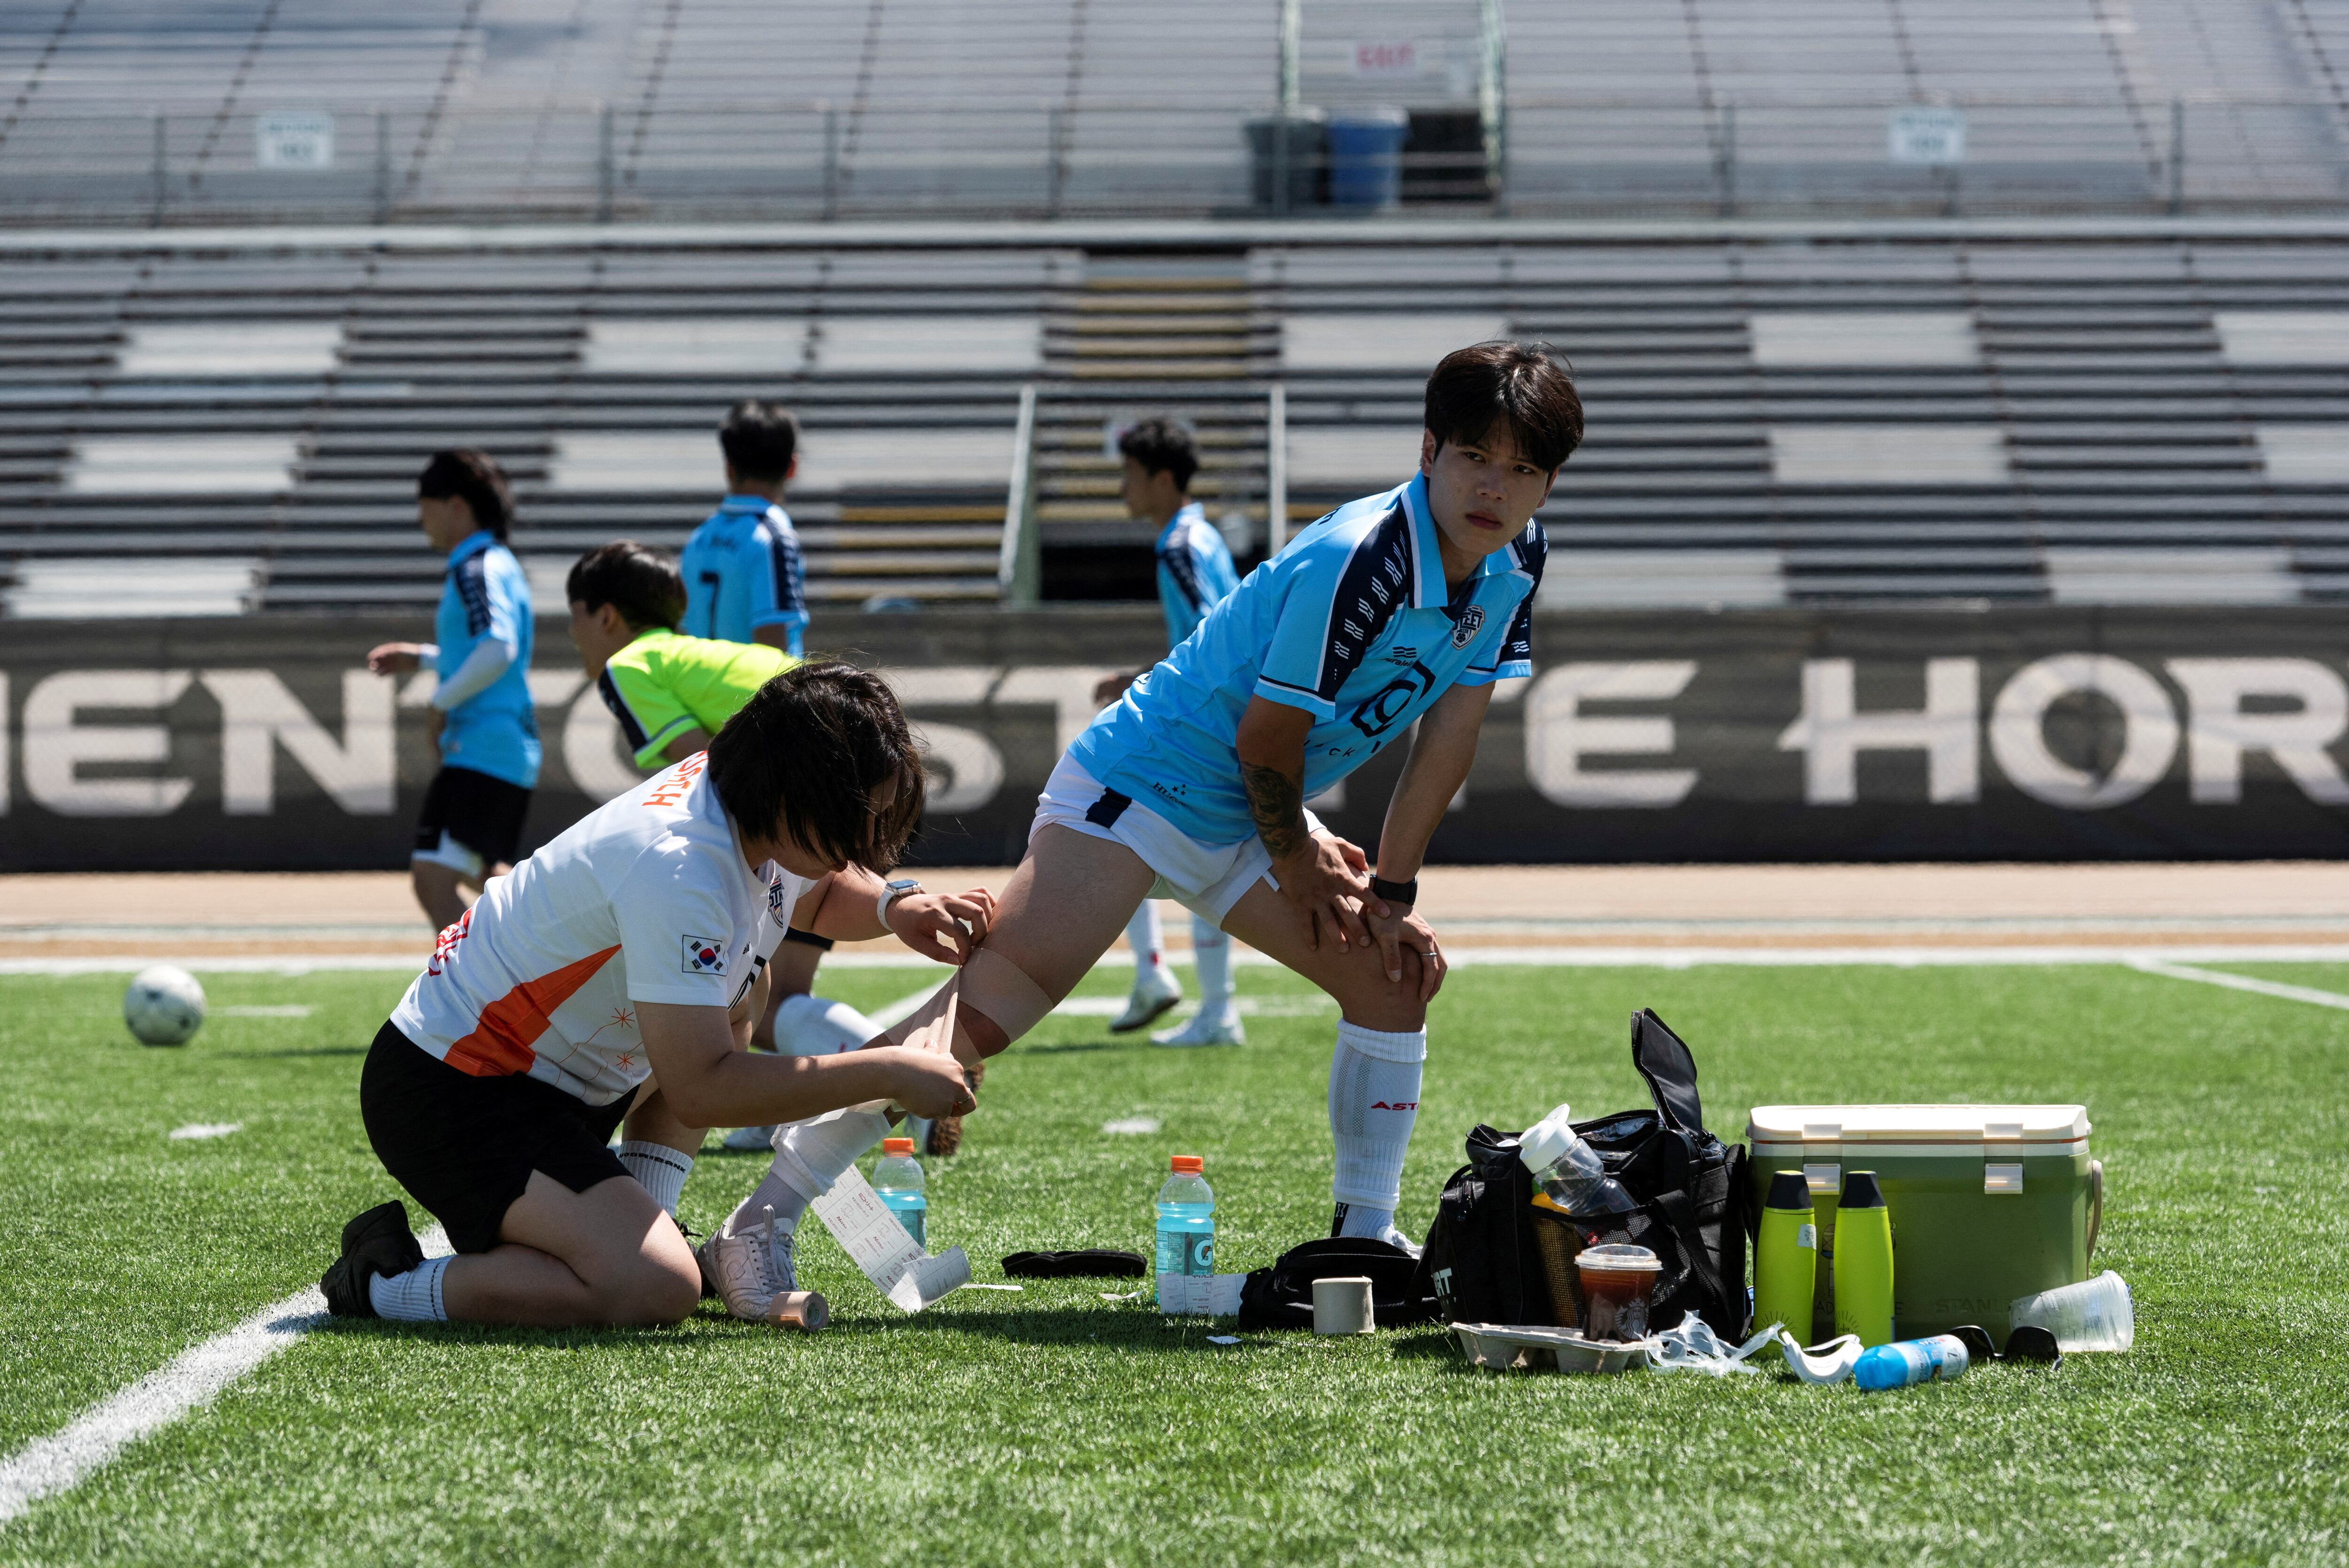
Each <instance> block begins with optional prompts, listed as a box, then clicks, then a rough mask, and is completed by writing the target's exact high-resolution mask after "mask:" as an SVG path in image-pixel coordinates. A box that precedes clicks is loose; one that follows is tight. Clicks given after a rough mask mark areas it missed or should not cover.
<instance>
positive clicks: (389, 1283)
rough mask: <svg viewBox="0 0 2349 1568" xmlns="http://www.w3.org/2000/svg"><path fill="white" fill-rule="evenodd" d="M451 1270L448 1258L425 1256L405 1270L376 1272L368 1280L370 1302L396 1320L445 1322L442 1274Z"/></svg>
mask: <svg viewBox="0 0 2349 1568" xmlns="http://www.w3.org/2000/svg"><path fill="white" fill-rule="evenodd" d="M448 1272H449V1260H448V1259H447V1258H426V1259H425V1260H424V1261H423V1262H422V1263H420V1264H417V1265H416V1266H415V1267H414V1268H412V1269H410V1270H409V1271H408V1272H407V1273H406V1274H377V1275H376V1276H374V1277H373V1278H372V1279H370V1280H368V1281H367V1301H368V1304H369V1305H372V1306H373V1307H374V1308H375V1315H377V1316H378V1317H388V1318H389V1319H391V1320H392V1321H393V1322H394V1323H446V1322H448V1321H449V1309H448V1308H447V1307H445V1306H443V1305H440V1276H441V1275H442V1274H446V1273H448Z"/></svg>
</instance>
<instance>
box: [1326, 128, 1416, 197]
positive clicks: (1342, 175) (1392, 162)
mask: <svg viewBox="0 0 2349 1568" xmlns="http://www.w3.org/2000/svg"><path fill="white" fill-rule="evenodd" d="M1410 134H1411V116H1410V115H1408V114H1406V113H1404V112H1403V111H1402V109H1399V108H1364V109H1349V110H1347V111H1345V112H1344V113H1341V114H1333V115H1331V116H1330V205H1331V206H1332V207H1392V206H1393V205H1395V203H1397V202H1398V201H1402V143H1403V138H1405V137H1406V136H1409V135H1410Z"/></svg>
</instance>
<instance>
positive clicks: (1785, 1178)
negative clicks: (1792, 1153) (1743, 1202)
mask: <svg viewBox="0 0 2349 1568" xmlns="http://www.w3.org/2000/svg"><path fill="white" fill-rule="evenodd" d="M1764 1207H1765V1208H1771V1209H1800V1210H1801V1211H1802V1212H1804V1213H1806V1214H1807V1213H1809V1212H1811V1189H1810V1184H1809V1183H1808V1182H1806V1181H1804V1180H1803V1173H1802V1172H1801V1171H1773V1172H1772V1173H1771V1176H1770V1198H1769V1201H1768V1202H1766V1203H1765V1204H1764Z"/></svg>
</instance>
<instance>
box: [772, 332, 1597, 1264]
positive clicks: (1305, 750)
mask: <svg viewBox="0 0 2349 1568" xmlns="http://www.w3.org/2000/svg"><path fill="white" fill-rule="evenodd" d="M1425 422H1426V429H1425V431H1424V432H1423V435H1422V437H1421V445H1420V454H1419V471H1418V472H1417V473H1416V474H1415V475H1413V477H1412V478H1411V479H1410V480H1408V481H1406V482H1405V483H1403V484H1401V485H1398V486H1396V487H1395V488H1394V489H1393V490H1387V491H1385V492H1383V493H1381V494H1379V495H1374V496H1368V497H1365V498H1363V499H1362V500H1357V501H1352V502H1350V503H1349V504H1347V505H1345V506H1342V507H1340V508H1339V509H1338V510H1337V511H1334V512H1332V513H1330V515H1329V516H1328V517H1325V518H1323V519H1322V520H1321V521H1319V522H1317V523H1315V524H1314V525H1313V526H1312V527H1310V528H1309V529H1307V530H1306V531H1304V532H1302V533H1300V534H1299V535H1298V537H1297V538H1296V540H1295V541H1294V542H1291V543H1290V544H1289V546H1288V548H1287V549H1286V550H1284V551H1282V552H1280V553H1279V554H1278V555H1277V556H1275V557H1274V558H1273V559H1272V560H1270V561H1268V562H1266V563H1265V564H1263V565H1262V566H1259V567H1257V569H1256V570H1255V571H1254V572H1252V573H1249V574H1248V579H1247V582H1245V583H1241V584H1240V586H1239V588H1238V590H1237V592H1235V593H1233V594H1232V595H1231V596H1230V597H1229V598H1227V599H1226V600H1225V601H1224V602H1223V603H1220V604H1218V605H1216V607H1215V608H1214V609H1213V610H1211V611H1209V612H1208V613H1207V618H1206V620H1205V621H1204V622H1202V623H1201V624H1200V625H1199V628H1198V629H1197V630H1196V631H1195V632H1193V633H1192V634H1191V635H1190V636H1189V638H1187V639H1186V640H1185V642H1184V644H1183V645H1182V646H1180V647H1178V648H1176V649H1175V650H1174V652H1173V653H1172V654H1170V655H1167V656H1166V658H1165V659H1164V660H1163V661H1161V662H1160V663H1159V664H1158V665H1157V666H1156V667H1155V668H1154V669H1152V670H1151V671H1150V672H1149V673H1148V674H1147V675H1145V676H1143V677H1142V678H1141V679H1140V680H1138V681H1136V682H1135V683H1134V684H1133V688H1132V689H1131V690H1129V691H1128V692H1127V693H1126V694H1125V696H1123V697H1122V698H1121V699H1119V701H1118V703H1117V704H1116V706H1115V707H1111V708H1109V709H1108V710H1106V711H1105V712H1103V713H1102V715H1101V717H1098V718H1097V719H1095V720H1094V721H1093V723H1092V727H1090V728H1089V729H1087V730H1086V731H1085V733H1084V734H1083V735H1082V736H1081V737H1080V738H1078V739H1077V741H1076V742H1075V744H1074V745H1072V746H1071V748H1069V752H1068V755H1067V756H1065V757H1063V758H1061V765H1060V767H1059V768H1058V769H1055V770H1054V771H1053V774H1052V777H1051V779H1050V782H1049V783H1047V784H1046V786H1045V788H1044V794H1043V797H1042V799H1040V801H1039V803H1038V810H1037V813H1036V818H1035V822H1034V825H1033V827H1032V828H1031V829H1030V838H1029V841H1028V856H1027V858H1026V859H1025V860H1023V861H1021V862H1020V865H1019V870H1018V871H1017V872H1014V873H1013V875H1012V878H1011V882H1010V885H1009V887H1007V888H1006V889H1005V890H1004V892H1003V895H1002V897H1001V899H1000V900H999V901H998V917H997V923H996V924H995V925H994V926H993V927H992V928H991V929H990V930H989V931H988V935H987V939H986V941H985V942H984V943H983V944H981V946H980V947H979V949H978V952H976V953H975V954H972V955H971V957H970V960H969V962H968V964H967V965H965V966H964V967H963V969H962V970H961V971H960V973H959V974H958V975H957V978H956V980H955V982H954V984H953V985H951V986H949V987H948V988H947V992H946V993H942V994H941V995H940V996H939V997H937V998H934V999H933V1000H932V1001H931V1002H929V1003H927V1004H926V1005H925V1006H923V1007H922V1008H921V1009H920V1010H919V1011H917V1012H916V1013H915V1015H914V1016H912V1017H911V1018H909V1019H907V1020H906V1021H905V1023H903V1024H900V1025H898V1026H895V1027H894V1028H892V1029H891V1030H890V1031H889V1032H888V1034H886V1035H885V1036H883V1037H882V1038H883V1039H884V1040H885V1041H887V1042H889V1043H892V1044H896V1043H902V1042H903V1041H904V1040H905V1039H906V1038H908V1037H911V1035H912V1032H913V1031H914V1030H916V1029H917V1028H921V1027H924V1026H926V1025H928V1023H929V1022H930V1021H931V1020H932V1019H934V1018H936V1017H939V1016H944V1014H945V1012H946V1009H947V1000H946V998H947V995H954V996H957V997H958V998H959V1007H958V1009H957V1015H956V1017H957V1022H956V1026H955V1039H954V1048H955V1050H956V1051H957V1054H958V1055H962V1056H964V1057H965V1059H966V1061H967V1062H968V1063H970V1064H971V1065H974V1066H975V1065H977V1063H978V1060H979V1058H981V1057H988V1056H992V1055H994V1054H995V1053H996V1052H999V1051H1000V1050H1002V1049H1003V1048H1004V1047H1006V1046H1008V1045H1009V1043H1010V1042H1011V1041H1012V1040H1015V1039H1017V1038H1019V1037H1020V1036H1021V1035H1023V1034H1025V1033H1027V1032H1028V1030H1030V1028H1032V1027H1034V1026H1035V1025H1036V1023H1037V1022H1038V1021H1039V1020H1040V1019H1041V1018H1042V1017H1044V1016H1045V1015H1046V1014H1048V1013H1049V1012H1050V1010H1051V1009H1052V1007H1053V1006H1056V1005H1057V1004H1058V1003H1059V1001H1060V999H1061V997H1063V996H1066V995H1068V994H1069V993H1070V992H1071V990H1072V989H1074V988H1075V986H1076V985H1077V983H1078V981H1080V980H1081V979H1082V978H1083V977H1084V975H1085V974H1086V972H1087V971H1089V970H1090V969H1091V968H1092V965H1093V964H1094V963H1095V961H1097V960H1098V959H1099V958H1100V956H1101V954H1102V953H1103V952H1104V951H1105V950H1106V949H1107V948H1108V946H1109V944H1110V943H1111V942H1112V940H1113V939H1114V938H1115V936H1116V934H1117V932H1118V930H1119V928H1120V927H1121V926H1123V924H1124V923H1125V922H1126V920H1127V918H1128V917H1129V916H1130V915H1132V913H1133V907H1134V905H1135V904H1136V903H1139V902H1140V901H1141V900H1142V899H1143V898H1144V897H1147V896H1148V895H1150V894H1151V893H1152V892H1155V891H1162V890H1163V892H1164V893H1165V895H1166V896H1169V897H1173V898H1175V899H1178V900H1180V901H1181V902H1182V903H1185V904H1187V905H1188V906H1189V907H1190V908H1191V909H1192V910H1194V911H1195V912H1196V913H1200V914H1204V915H1206V916H1207V917H1208V918H1210V919H1212V920H1215V921H1216V922H1217V923H1219V924H1220V925H1221V926H1222V928H1223V929H1224V931H1226V933H1228V934H1231V935H1233V936H1236V937H1237V938H1238V939H1239V940H1241V941H1243V942H1245V943H1247V944H1249V945H1250V946H1252V947H1255V948H1257V950H1259V951H1261V952H1263V953H1265V954H1268V955H1270V956H1271V957H1273V958H1275V959H1278V961H1279V962H1280V963H1282V964H1285V965H1288V967H1289V968H1291V969H1293V970H1295V971H1296V972H1297V973H1299V975H1304V976H1305V977H1306V978H1308V979H1309V980H1311V981H1312V982H1313V983H1314V984H1315V985H1319V986H1320V987H1321V988H1322V989H1323V990H1324V991H1326V992H1328V993H1329V994H1330V995H1331V996H1332V997H1334V998H1336V1000H1337V1002H1338V1006H1339V1010H1340V1022H1339V1025H1338V1039H1337V1047H1336V1051H1335V1053H1334V1055H1333V1057H1332V1058H1331V1061H1330V1095H1329V1109H1330V1133H1331V1135H1332V1137H1333V1139H1334V1140H1335V1142H1336V1145H1337V1171H1336V1176H1335V1179H1334V1181H1332V1182H1331V1191H1332V1194H1333V1196H1334V1197H1335V1198H1336V1200H1337V1206H1338V1212H1337V1216H1336V1219H1335V1221H1334V1224H1333V1228H1334V1229H1335V1230H1337V1231H1338V1232H1339V1233H1341V1234H1345V1235H1356V1236H1376V1237H1382V1238H1384V1239H1386V1240H1388V1241H1391V1242H1394V1243H1399V1244H1402V1245H1408V1244H1409V1243H1408V1241H1407V1240H1406V1238H1404V1237H1403V1235H1402V1232H1401V1231H1400V1230H1398V1229H1397V1228H1396V1226H1395V1224H1394V1210H1395V1205H1396V1202H1397V1200H1398V1198H1399V1197H1400V1195H1401V1191H1402V1166H1403V1155H1404V1153H1405V1151H1406V1150H1407V1149H1408V1147H1409V1145H1410V1140H1411V1133H1412V1127H1413V1122H1414V1120H1415V1119H1416V1117H1417V1113H1418V1109H1419V1089H1420V1078H1421V1073H1422V1068H1423V1061H1424V1058H1425V1057H1426V1055H1427V1005H1428V1002H1429V1001H1430V1000H1431V999H1432V998H1433V996H1434V995H1435V994H1436V990H1437V988H1438V987H1439V986H1440V985H1442V983H1443V979H1444V958H1443V954H1442V951H1441V949H1440V948H1439V947H1438V945H1437V944H1436V939H1435V933H1434V932H1433V930H1431V929H1430V928H1429V927H1428V924H1427V923H1426V922H1425V921H1424V920H1423V919H1421V918H1420V917H1419V916H1418V914H1417V913H1414V911H1413V903H1414V902H1415V900H1416V898H1417V894H1418V875H1419V867H1420V862H1421V859H1422V857H1423V855H1424V853H1425V851H1426V849H1427V842H1428V839H1429V837H1430V836H1431V835H1432V834H1433V832H1434V831H1435V827H1436V824H1437V823H1438V822H1440V821H1441V820H1443V818H1444V809H1445V807H1446V806H1447V805H1449V804H1450V802H1451V800H1452V799H1453V797H1454V794H1455V793H1456V792H1457V791H1458V789H1460V787H1461V784H1462V782H1463V781H1464V779H1466V778H1467V777H1468V769H1469V765H1470V764H1471V763H1472V762H1473V761H1474V760H1475V755H1476V735H1477V730H1478V727H1480V726H1481V725H1482V723H1483V722H1484V717H1485V707H1486V705H1487V704H1488V703H1489V702H1490V701H1491V699H1492V692H1493V687H1492V683H1493V682H1494V681H1495V680H1496V679H1499V678H1501V677H1503V676H1524V675H1529V674H1531V673H1532V668H1533V664H1532V659H1533V648H1532V617H1531V614H1530V610H1531V606H1532V601H1533V595H1534V592H1535V590H1536V588H1537V587H1538V586H1539V583H1540V581H1541V572H1542V562H1543V557H1544V553H1545V546H1544V543H1543V538H1542V531H1541V528H1540V525H1539V524H1537V523H1536V522H1535V521H1533V517H1534V513H1535V511H1537V509H1538V508H1539V507H1540V506H1541V504H1542V502H1543V500H1545V499H1546V498H1547V496H1548V494H1549V490H1550V487H1551V485H1552V484H1553V483H1554V482H1556V480H1557V470H1558V467H1559V465H1560V464H1562V463H1564V462H1565V461H1566V459H1567V457H1568V454H1570V453H1571V452H1572V451H1573V450H1574V449H1575V447H1576V446H1577V445H1578V444H1579V443H1580V441H1581V438H1582V405H1581V401H1580V399H1579V398H1578V397H1577V396H1576V395H1575V391H1574V386H1573V383H1572V381H1571V380H1570V379H1568V375H1567V372H1566V370H1565V368H1564V367H1563V366H1560V365H1559V364H1557V362H1556V361H1555V360H1553V359H1552V358H1551V357H1550V356H1549V355H1548V353H1547V351H1546V350H1544V349H1542V348H1540V347H1537V346H1528V345H1524V344H1516V343H1485V344H1477V345H1475V346H1472V347H1469V348H1464V349H1462V350H1460V351H1459V352H1457V353H1455V354H1452V355H1450V356H1446V357H1445V358H1444V362H1443V363H1442V364H1441V365H1438V366H1436V367H1435V373H1434V374H1433V376H1431V377H1428V382H1427V397H1426V415H1425ZM1414 722H1415V723H1416V724H1417V726H1418V727H1417V730H1416V732H1414V731H1413V724H1414ZM1405 736H1410V737H1411V743H1410V753H1409V756H1408V757H1407V758H1405V760H1404V762H1403V765H1402V777H1401V778H1400V779H1398V781H1397V782H1396V785H1395V789H1394V794H1393V796H1392V799H1391V800H1390V801H1389V803H1388V806H1387V815H1386V822H1385V826H1384V827H1383V829H1382V830H1381V834H1380V839H1379V843H1378V858H1377V861H1376V865H1375V871H1374V870H1373V867H1372V862H1371V860H1370V859H1369V857H1367V856H1366V855H1364V853H1363V852H1362V851H1361V850H1359V849H1357V848H1355V847H1354V846H1353V845H1351V844H1350V843H1347V842H1345V841H1343V840H1341V839H1339V838H1337V837H1336V836H1334V835H1333V834H1330V833H1329V832H1327V831H1326V830H1323V829H1322V828H1321V827H1320V825H1319V823H1318V822H1316V821H1315V820H1313V817H1312V815H1311V813H1309V812H1308V811H1307V810H1305V801H1306V799H1308V798H1309V797H1310V796H1312V795H1314V794H1317V793H1318V792H1319V791H1320V790H1322V789H1328V788H1329V787H1330V785H1331V784H1333V783H1335V782H1337V781H1338V780H1339V779H1342V778H1344V777H1345V776H1346V775H1347V774H1348V773H1350V772H1351V771H1352V770H1353V769H1356V768H1358V767H1360V766H1361V764H1362V763H1364V762H1367V761H1368V760H1370V758H1371V757H1372V756H1373V755H1375V754H1376V753H1377V752H1378V751H1379V750H1380V749H1381V748H1383V747H1385V746H1387V745H1388V744H1390V743H1391V742H1393V741H1396V740H1400V739H1402V738H1403V737H1405ZM874 1136H875V1137H877V1136H878V1134H877V1133H876V1134H874ZM776 1148H777V1160H778V1161H779V1162H781V1161H794V1162H797V1164H800V1165H805V1166H807V1167H808V1168H809V1169H811V1170H812V1169H814V1168H815V1167H816V1165H817V1164H818V1163H821V1164H823V1168H824V1171H825V1172H826V1174H825V1176H824V1179H825V1180H830V1172H832V1171H833V1167H834V1166H835V1165H836V1164H837V1163H838V1161H840V1159H841V1157H842V1150H841V1148H840V1147H839V1146H837V1145H834V1144H828V1143H826V1142H824V1141H823V1140H822V1139H820V1138H817V1137H814V1136H812V1135H802V1133H801V1131H800V1130H798V1129H795V1128H787V1129H785V1130H784V1131H783V1132H782V1133H781V1134H779V1135H778V1138H777V1144H776ZM855 1152H861V1150H857V1151H855ZM847 1158H850V1159H854V1152H852V1153H849V1154H848V1156H847ZM794 1168H796V1167H794ZM793 1217H794V1218H796V1216H795V1215H794V1216H793Z"/></svg>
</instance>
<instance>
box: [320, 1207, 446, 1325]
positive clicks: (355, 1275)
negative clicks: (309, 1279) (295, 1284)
mask: <svg viewBox="0 0 2349 1568" xmlns="http://www.w3.org/2000/svg"><path fill="white" fill-rule="evenodd" d="M423 1261H424V1249H423V1248H422V1247H421V1246H419V1245H418V1244H417V1240H416V1233H414V1232H412V1231H410V1230H409V1228H408V1209H407V1206H406V1205H404V1204H402V1203H401V1202H398V1200H397V1199H395V1200H393V1201H392V1202H388V1203H378V1204H377V1205H376V1206H375V1207H374V1208H372V1209H369V1210H368V1211H367V1212H366V1213H364V1214H361V1215H360V1216H359V1217H358V1218H357V1219H355V1220H353V1221H352V1222H350V1223H349V1224H347V1225H345V1226H344V1227H343V1255H342V1256H341V1257H338V1258H336V1260H335V1262H334V1265H333V1266H332V1267H331V1268H329V1269H327V1270H326V1274H325V1276H324V1277H322V1278H321V1279H320V1280H319V1281H318V1288H319V1290H321V1291H322V1292H324V1293H325V1295H326V1310H327V1311H328V1312H330V1313H332V1314H334V1315H336V1317H373V1316H375V1315H376V1311H375V1302H374V1299H373V1298H372V1297H371V1296H370V1295H368V1293H367V1282H368V1281H369V1280H372V1279H373V1278H374V1277H375V1276H376V1275H378V1274H382V1275H383V1276H384V1277H385V1278H387V1279H390V1278H395V1277H397V1276H398V1275H400V1274H406V1273H407V1272H408V1271H409V1270H410V1269H412V1268H414V1267H416V1266H417V1265H418V1264H421V1263H422V1262H423Z"/></svg>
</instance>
